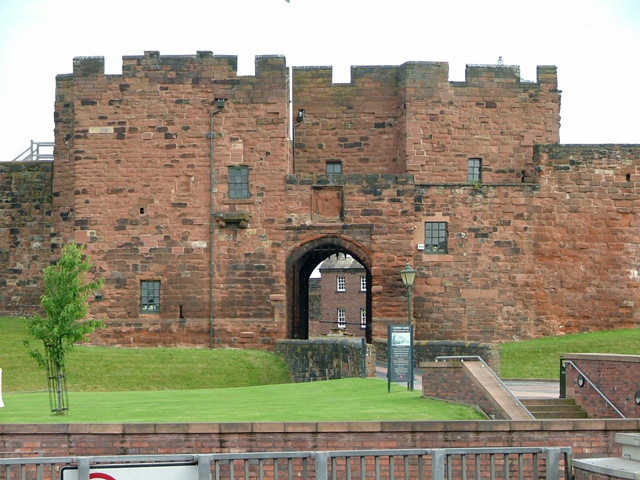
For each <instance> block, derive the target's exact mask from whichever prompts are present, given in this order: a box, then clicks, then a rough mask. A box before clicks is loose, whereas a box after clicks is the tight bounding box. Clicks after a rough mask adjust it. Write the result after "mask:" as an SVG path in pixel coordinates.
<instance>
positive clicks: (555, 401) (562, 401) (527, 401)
mask: <svg viewBox="0 0 640 480" xmlns="http://www.w3.org/2000/svg"><path fill="white" fill-rule="evenodd" d="M520 401H521V402H522V404H523V405H524V406H525V407H528V406H529V405H531V406H535V405H575V404H576V401H575V400H574V399H573V398H521V399H520Z"/></svg>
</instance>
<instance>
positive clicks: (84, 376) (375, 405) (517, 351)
mask: <svg viewBox="0 0 640 480" xmlns="http://www.w3.org/2000/svg"><path fill="white" fill-rule="evenodd" d="M26 336H27V332H26V329H25V325H24V322H23V321H22V320H18V319H12V318H0V368H2V369H3V393H4V395H3V397H4V402H5V405H6V406H5V408H3V409H0V423H24V422H27V423H48V422H59V423H67V422H248V421H278V422H282V421H343V420H345V421H346V420H348V421H368V420H378V421H380V420H464V419H477V418H480V416H479V415H478V413H477V412H476V411H475V410H473V409H470V408H467V407H462V406H459V405H455V404H450V403H446V402H439V401H434V400H428V399H423V398H421V397H420V392H417V391H414V392H409V391H408V390H407V389H406V388H405V387H404V386H403V385H397V384H393V385H392V390H391V393H387V382H386V381H384V380H378V379H345V380H332V381H328V382H313V383H305V384H290V383H289V376H288V372H287V368H286V365H285V364H284V362H283V361H282V359H281V358H280V357H279V356H277V355H275V354H273V353H270V352H264V351H255V350H232V349H215V350H208V349H193V348H145V349H135V348H107V347H88V346H79V347H77V348H76V349H74V351H73V352H72V353H71V355H70V356H69V360H68V371H67V376H68V384H69V391H70V394H69V401H70V412H69V414H68V415H67V416H62V417H60V416H54V415H52V414H51V413H50V412H49V401H48V394H47V393H46V388H47V386H46V378H45V373H44V371H43V370H41V369H39V368H38V367H37V365H36V363H35V361H34V360H33V359H32V358H31V357H30V356H29V355H28V353H27V349H26V348H25V347H24V345H23V344H22V341H23V339H24V338H26ZM580 352H594V353H595V352H604V353H625V354H637V353H638V352H640V329H638V330H617V331H610V332H594V333H587V334H576V335H563V336H558V337H549V338H543V339H538V340H531V341H526V342H515V343H507V344H503V345H502V354H501V375H502V377H503V378H551V379H557V378H558V365H559V359H560V357H561V356H562V355H563V354H564V353H580Z"/></svg>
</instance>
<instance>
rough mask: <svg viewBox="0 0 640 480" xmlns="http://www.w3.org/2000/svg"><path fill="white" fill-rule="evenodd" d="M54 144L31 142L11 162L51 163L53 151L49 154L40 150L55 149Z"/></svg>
mask: <svg viewBox="0 0 640 480" xmlns="http://www.w3.org/2000/svg"><path fill="white" fill-rule="evenodd" d="M55 145H56V144H55V142H34V141H33V140H31V145H29V147H28V148H27V149H26V150H25V151H23V152H22V153H20V154H19V155H18V156H17V157H15V158H14V159H13V160H11V162H43V161H48V162H50V161H53V150H51V153H47V152H45V151H41V149H45V148H46V149H49V148H51V149H53V147H55Z"/></svg>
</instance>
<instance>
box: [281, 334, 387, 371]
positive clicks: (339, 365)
mask: <svg viewBox="0 0 640 480" xmlns="http://www.w3.org/2000/svg"><path fill="white" fill-rule="evenodd" d="M275 351H276V353H279V354H281V355H282V356H283V357H284V359H285V361H286V362H287V365H288V366H289V371H290V372H291V379H292V380H293V381H294V382H313V381H317V380H333V379H337V378H351V377H361V376H367V371H370V373H374V372H375V370H374V369H375V365H372V362H373V361H374V359H375V355H373V350H372V349H371V346H370V345H369V346H368V345H366V343H365V342H364V338H331V337H327V338H317V339H312V340H277V341H276V349H275ZM363 353H364V355H365V358H364V359H363ZM363 361H364V362H365V365H364V370H365V372H364V373H363Z"/></svg>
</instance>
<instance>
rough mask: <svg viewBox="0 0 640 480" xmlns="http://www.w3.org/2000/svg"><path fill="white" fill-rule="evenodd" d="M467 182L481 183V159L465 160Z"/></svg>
mask: <svg viewBox="0 0 640 480" xmlns="http://www.w3.org/2000/svg"><path fill="white" fill-rule="evenodd" d="M467 183H482V159H481V158H470V159H468V160H467Z"/></svg>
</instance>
